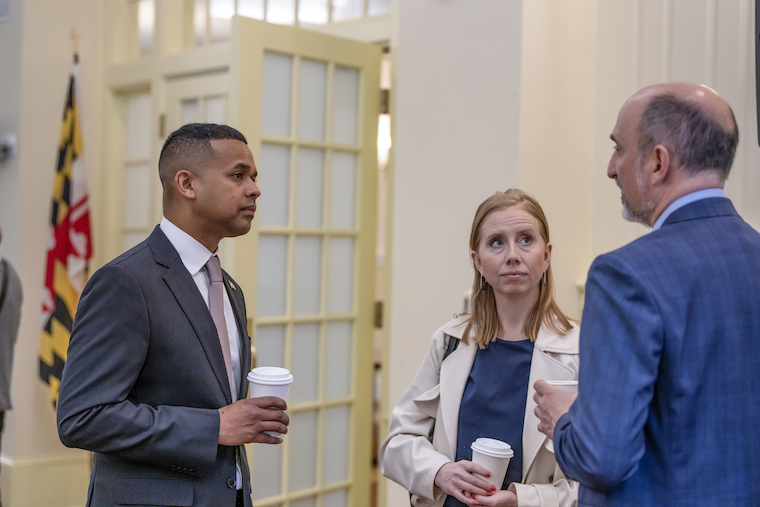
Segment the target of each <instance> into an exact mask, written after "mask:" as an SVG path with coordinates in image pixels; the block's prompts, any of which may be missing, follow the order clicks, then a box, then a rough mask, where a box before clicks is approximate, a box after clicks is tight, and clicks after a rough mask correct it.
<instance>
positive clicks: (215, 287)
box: [206, 255, 237, 401]
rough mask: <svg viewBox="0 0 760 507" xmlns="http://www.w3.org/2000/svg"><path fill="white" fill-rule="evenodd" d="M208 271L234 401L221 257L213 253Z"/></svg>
mask: <svg viewBox="0 0 760 507" xmlns="http://www.w3.org/2000/svg"><path fill="white" fill-rule="evenodd" d="M206 272H207V273H208V278H209V284H208V308H209V310H210V311H211V318H212V319H214V325H215V326H216V334H218V335H219V344H220V345H221V346H222V355H223V356H224V366H225V367H226V369H227V380H229V382H230V393H232V399H233V401H234V400H235V399H236V398H237V397H236V396H235V387H234V384H233V383H232V359H231V357H232V354H231V353H230V340H229V338H228V337H227V322H226V320H225V319H224V282H223V281H222V267H221V266H220V264H219V257H217V256H216V255H212V256H211V258H210V259H209V260H208V262H207V263H206Z"/></svg>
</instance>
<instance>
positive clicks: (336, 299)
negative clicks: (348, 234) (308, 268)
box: [327, 238, 354, 314]
mask: <svg viewBox="0 0 760 507" xmlns="http://www.w3.org/2000/svg"><path fill="white" fill-rule="evenodd" d="M327 255H328V257H327V263H328V264H327V313H328V314H336V313H350V312H351V311H353V307H354V305H353V301H354V240H353V238H331V239H330V241H329V243H328V254H327Z"/></svg>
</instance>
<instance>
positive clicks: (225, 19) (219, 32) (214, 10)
mask: <svg viewBox="0 0 760 507" xmlns="http://www.w3.org/2000/svg"><path fill="white" fill-rule="evenodd" d="M210 1H211V3H210V4H209V19H210V20H211V30H210V32H211V33H210V35H211V42H223V41H226V40H229V38H230V33H231V32H232V16H233V15H234V14H235V0H210Z"/></svg>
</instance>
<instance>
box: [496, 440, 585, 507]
mask: <svg viewBox="0 0 760 507" xmlns="http://www.w3.org/2000/svg"><path fill="white" fill-rule="evenodd" d="M542 452H543V451H542ZM545 452H547V453H548V452H549V451H545ZM554 468H555V470H554V474H553V475H552V476H551V477H550V481H551V482H548V483H546V484H521V483H517V482H513V483H512V484H510V485H509V490H510V491H513V492H514V493H515V494H516V495H517V505H519V506H520V507H573V506H575V505H577V504H578V483H577V482H575V481H571V480H569V479H568V478H567V477H565V475H564V474H563V473H562V470H561V469H560V468H559V466H558V465H556V464H555V466H554Z"/></svg>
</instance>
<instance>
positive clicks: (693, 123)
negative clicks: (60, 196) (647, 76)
mask: <svg viewBox="0 0 760 507" xmlns="http://www.w3.org/2000/svg"><path fill="white" fill-rule="evenodd" d="M729 111H731V108H730V107H729ZM731 123H732V125H733V128H731V129H726V128H724V127H723V125H721V124H720V122H719V121H718V120H717V119H715V118H714V117H713V116H712V115H710V114H709V112H708V111H706V110H705V109H704V108H702V107H700V106H699V105H698V104H697V103H695V102H693V101H689V100H684V99H682V98H679V97H677V96H675V95H673V94H670V93H664V94H661V95H658V96H656V97H654V98H653V99H652V100H651V101H650V102H649V104H647V106H646V108H645V109H644V112H643V113H642V114H641V119H640V120H639V125H638V129H639V139H640V142H639V156H644V155H645V154H646V153H649V152H650V151H651V150H652V149H653V148H654V147H655V145H657V144H661V145H663V146H665V147H666V148H667V149H668V151H669V152H670V154H671V156H673V157H674V158H675V159H676V160H677V162H678V163H679V164H680V165H681V167H683V168H684V170H685V171H686V172H687V173H689V174H692V175H693V174H696V173H698V172H699V171H704V170H717V171H718V172H720V174H721V176H722V177H723V179H726V178H728V173H729V171H730V170H731V164H733V162H734V155H736V146H737V145H738V144H739V129H738V127H737V126H736V118H735V117H734V112H733V111H731Z"/></svg>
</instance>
